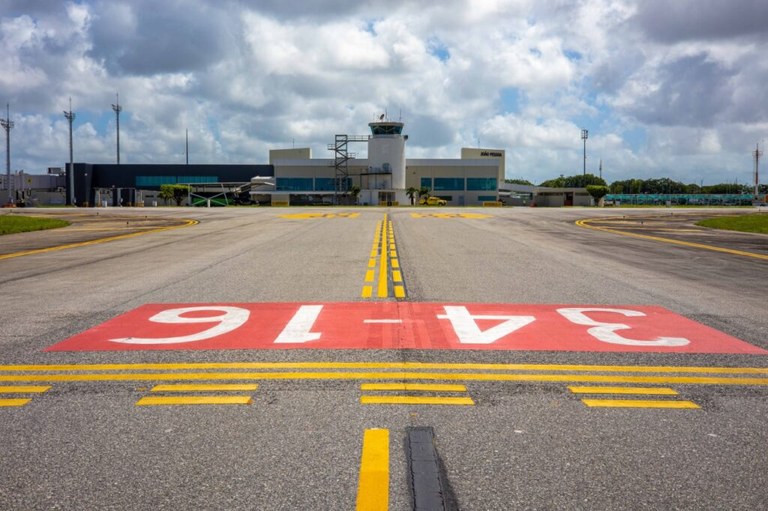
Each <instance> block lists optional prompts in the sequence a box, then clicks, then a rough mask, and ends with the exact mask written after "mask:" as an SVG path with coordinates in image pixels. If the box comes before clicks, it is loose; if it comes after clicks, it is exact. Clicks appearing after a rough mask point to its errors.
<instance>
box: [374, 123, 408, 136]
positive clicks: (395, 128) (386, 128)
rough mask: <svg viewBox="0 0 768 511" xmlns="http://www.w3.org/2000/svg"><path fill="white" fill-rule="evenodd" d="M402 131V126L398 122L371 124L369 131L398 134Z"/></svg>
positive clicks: (379, 133)
mask: <svg viewBox="0 0 768 511" xmlns="http://www.w3.org/2000/svg"><path fill="white" fill-rule="evenodd" d="M402 132H403V126H402V125H398V124H374V125H373V126H371V133H373V134H374V135H400V134H402Z"/></svg>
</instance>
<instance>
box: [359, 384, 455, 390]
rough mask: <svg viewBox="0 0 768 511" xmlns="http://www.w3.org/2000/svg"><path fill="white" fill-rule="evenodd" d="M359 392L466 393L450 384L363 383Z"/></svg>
mask: <svg viewBox="0 0 768 511" xmlns="http://www.w3.org/2000/svg"><path fill="white" fill-rule="evenodd" d="M360 390H421V391H425V392H466V391H467V386H466V385H459V384H450V383H443V384H440V383H363V384H362V385H360Z"/></svg>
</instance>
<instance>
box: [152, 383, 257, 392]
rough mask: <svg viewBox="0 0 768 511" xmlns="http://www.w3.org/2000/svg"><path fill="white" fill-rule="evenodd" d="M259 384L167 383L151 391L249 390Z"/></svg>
mask: <svg viewBox="0 0 768 511" xmlns="http://www.w3.org/2000/svg"><path fill="white" fill-rule="evenodd" d="M258 389H259V385H258V384H255V383H242V384H237V383H230V384H226V383H208V384H206V383H201V384H197V385H190V384H183V383H181V384H176V385H174V384H166V385H155V386H154V387H152V390H151V392H200V391H205V392H214V391H222V392H232V391H247V390H258Z"/></svg>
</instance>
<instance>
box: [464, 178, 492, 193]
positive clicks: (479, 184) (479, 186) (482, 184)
mask: <svg viewBox="0 0 768 511" xmlns="http://www.w3.org/2000/svg"><path fill="white" fill-rule="evenodd" d="M496 186H497V184H496V178H495V177H468V178H467V190H469V191H490V190H496Z"/></svg>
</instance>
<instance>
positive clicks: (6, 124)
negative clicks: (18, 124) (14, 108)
mask: <svg viewBox="0 0 768 511" xmlns="http://www.w3.org/2000/svg"><path fill="white" fill-rule="evenodd" d="M0 126H2V127H3V129H4V130H5V184H6V186H7V187H8V204H9V205H10V204H13V195H12V193H11V130H12V129H13V121H12V120H11V105H10V104H8V103H6V105H5V119H0Z"/></svg>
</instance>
